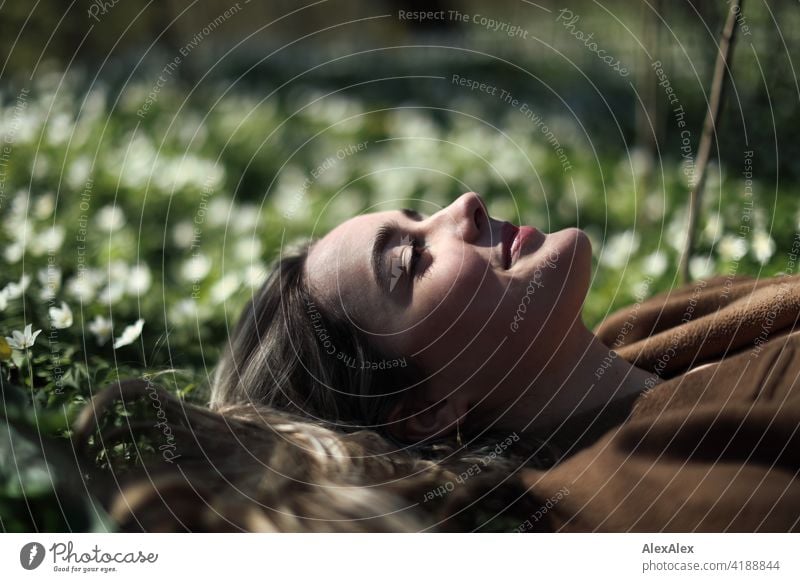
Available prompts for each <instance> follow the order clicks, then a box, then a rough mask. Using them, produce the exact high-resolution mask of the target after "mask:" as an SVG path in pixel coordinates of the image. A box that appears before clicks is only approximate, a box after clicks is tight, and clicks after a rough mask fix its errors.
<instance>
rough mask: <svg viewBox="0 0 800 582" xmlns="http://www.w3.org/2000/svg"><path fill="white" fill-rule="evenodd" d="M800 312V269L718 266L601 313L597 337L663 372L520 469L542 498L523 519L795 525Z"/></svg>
mask: <svg viewBox="0 0 800 582" xmlns="http://www.w3.org/2000/svg"><path fill="white" fill-rule="evenodd" d="M798 317H800V275H792V276H785V277H783V276H780V277H774V278H769V279H760V280H755V279H751V278H748V277H742V276H736V277H717V278H714V279H711V280H708V281H700V282H697V283H695V284H690V285H689V286H687V287H683V288H681V289H677V290H673V291H672V292H667V293H662V294H660V295H657V296H655V297H653V298H651V299H649V300H647V301H645V302H643V303H641V304H640V305H634V306H632V307H628V308H625V309H623V310H620V311H618V312H616V313H614V314H612V315H611V316H609V317H608V318H606V319H605V320H604V321H603V322H602V323H601V324H600V325H599V326H598V327H597V329H595V333H596V334H597V335H598V337H599V338H600V339H601V340H602V341H603V342H604V343H606V344H607V345H608V346H609V347H612V348H613V349H614V351H615V352H616V353H617V354H618V355H619V356H620V357H623V358H625V359H626V360H628V361H630V362H632V363H634V364H635V365H637V366H639V367H641V368H644V369H647V370H650V371H652V372H656V373H657V374H658V375H659V376H660V377H662V378H664V379H665V380H666V381H665V382H663V383H661V384H657V385H656V386H654V387H652V388H651V389H645V390H644V391H643V392H642V393H641V394H640V395H637V396H636V398H635V400H631V399H628V401H627V402H625V401H617V402H614V403H612V404H611V405H610V406H609V407H607V409H606V410H603V411H602V412H599V413H594V416H593V418H592V419H590V421H589V422H588V423H587V424H588V427H589V430H588V431H586V434H587V435H589V437H586V438H584V439H583V442H582V443H580V445H581V446H582V448H580V450H578V451H577V452H574V454H571V455H569V456H566V457H565V458H564V459H563V460H562V461H561V462H560V463H558V464H557V465H555V466H554V467H552V468H550V469H548V470H544V471H540V470H533V469H529V470H525V471H524V472H523V481H524V483H525V484H526V485H527V486H528V487H529V491H530V493H531V494H533V495H534V496H535V497H536V498H537V499H538V500H539V501H541V503H542V508H541V510H540V511H538V512H537V513H536V514H535V515H534V516H531V518H530V520H529V521H528V523H527V524H526V525H525V526H524V527H521V528H520V529H521V530H523V531H524V530H526V529H527V530H534V531H536V530H549V531H573V532H587V531H644V532H660V531H670V532H692V531H705V532H724V531H741V532H761V531H772V532H785V531H800V479H798V478H797V477H798V471H799V470H800V387H799V386H798V384H800V380H798V378H799V377H800V327H799V326H798ZM581 426H584V425H581ZM584 428H586V427H585V426H584ZM587 440H588V441H589V442H586V441H587Z"/></svg>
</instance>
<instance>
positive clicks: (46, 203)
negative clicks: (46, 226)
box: [33, 192, 56, 220]
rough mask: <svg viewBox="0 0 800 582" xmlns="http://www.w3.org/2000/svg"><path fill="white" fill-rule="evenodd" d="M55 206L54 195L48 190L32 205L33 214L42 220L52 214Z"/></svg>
mask: <svg viewBox="0 0 800 582" xmlns="http://www.w3.org/2000/svg"><path fill="white" fill-rule="evenodd" d="M55 207H56V201H55V197H54V196H53V194H51V193H49V192H48V193H47V194H44V195H42V197H41V198H39V199H38V200H37V201H36V204H35V205H34V207H33V214H34V216H36V218H38V219H40V220H44V219H45V218H49V217H50V215H52V214H53V210H54V209H55Z"/></svg>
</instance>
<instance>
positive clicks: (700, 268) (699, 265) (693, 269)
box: [689, 256, 714, 279]
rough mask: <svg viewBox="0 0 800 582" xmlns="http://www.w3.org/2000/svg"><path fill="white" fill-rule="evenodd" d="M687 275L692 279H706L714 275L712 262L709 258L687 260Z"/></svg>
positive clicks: (699, 257)
mask: <svg viewBox="0 0 800 582" xmlns="http://www.w3.org/2000/svg"><path fill="white" fill-rule="evenodd" d="M689 274H690V275H691V276H692V279H707V278H708V277H710V276H711V275H713V274H714V261H712V260H711V257H710V256H709V257H701V256H696V257H692V258H691V259H689Z"/></svg>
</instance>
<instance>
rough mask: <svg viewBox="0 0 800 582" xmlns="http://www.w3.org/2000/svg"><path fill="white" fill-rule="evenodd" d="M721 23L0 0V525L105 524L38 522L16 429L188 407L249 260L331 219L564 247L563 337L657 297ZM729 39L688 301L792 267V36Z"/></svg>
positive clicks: (722, 14) (743, 22) (42, 473)
mask: <svg viewBox="0 0 800 582" xmlns="http://www.w3.org/2000/svg"><path fill="white" fill-rule="evenodd" d="M729 5H730V3H729V2H724V1H718V2H700V1H699V0H696V1H679V2H665V1H661V0H652V1H650V2H641V3H640V2H622V1H616V2H612V1H608V2H602V3H601V2H594V1H592V2H589V1H578V0H574V1H573V2H571V3H570V4H569V5H568V6H565V5H564V4H563V3H554V2H548V1H546V0H541V1H539V2H528V1H527V0H517V1H512V2H506V3H502V4H501V3H491V2H488V1H484V2H479V1H463V2H455V1H454V2H447V1H434V2H422V1H418V2H389V1H369V2H368V1H343V0H338V1H337V0H329V1H326V0H322V1H317V2H309V3H302V2H288V1H274V2H269V3H265V2H257V1H255V0H253V1H248V0H240V1H239V2H230V1H221V0H206V1H204V2H199V1H198V0H194V1H171V0H170V1H160V2H155V1H152V0H151V1H149V2H133V1H130V0H107V1H105V2H102V1H99V0H94V1H85V0H80V1H73V2H71V3H64V2H57V1H55V0H39V1H38V2H35V3H27V2H19V1H16V2H4V3H2V4H0V44H1V45H2V50H1V51H0V58H2V69H0V103H1V104H2V111H0V220H1V221H2V224H1V225H0V242H1V243H2V253H0V264H2V269H0V288H1V289H2V291H0V310H1V311H2V325H0V327H2V329H0V337H6V338H7V339H5V340H0V367H1V370H2V375H1V376H0V378H1V381H2V389H3V399H4V416H5V418H6V420H5V421H3V422H4V423H5V427H6V428H7V430H5V428H4V430H3V431H2V432H3V433H4V435H6V436H4V437H2V438H0V479H2V492H0V525H2V528H3V529H4V530H6V531H11V530H17V531H29V530H33V529H51V530H52V529H59V528H61V529H64V528H73V529H92V528H95V529H103V528H108V527H112V528H113V525H110V524H108V523H107V521H104V519H103V517H102V512H100V511H99V510H98V509H97V508H96V504H94V503H93V502H92V500H91V499H83V497H85V496H78V497H77V499H78V500H77V501H75V503H71V504H66V505H65V504H62V503H60V502H59V501H58V500H59V491H62V490H63V491H74V488H73V489H71V488H70V485H69V484H68V483H67V482H68V481H69V478H68V477H58V478H56V477H54V474H55V473H57V472H54V471H53V470H52V469H53V467H54V466H55V465H54V463H57V459H58V458H59V456H58V455H59V454H61V453H64V451H61V453H59V452H51V454H50V455H49V456H48V455H47V454H43V453H42V450H41V446H42V444H41V435H43V434H44V435H47V436H48V437H54V440H53V444H52V446H53V447H55V448H54V451H57V450H58V446H59V445H58V443H59V440H58V438H57V437H64V436H69V434H70V432H69V423H70V421H71V420H72V419H73V418H74V415H75V412H76V411H77V410H78V409H79V408H80V407H81V406H82V405H83V404H85V402H86V401H87V399H88V398H89V397H90V396H91V394H92V393H93V392H94V391H95V390H97V389H99V388H101V387H102V386H105V385H106V384H108V383H109V382H111V381H113V380H115V379H117V378H121V377H136V376H141V375H142V374H145V373H147V374H153V375H154V378H157V381H158V382H159V383H161V384H164V385H166V386H168V387H170V388H171V389H172V390H174V391H175V392H176V393H178V394H180V395H182V396H183V397H185V398H187V399H189V400H191V401H196V402H205V399H206V398H207V395H208V391H207V390H208V375H209V374H210V373H211V371H212V369H213V366H214V364H215V362H216V360H217V358H218V356H219V353H220V351H221V350H222V349H223V347H224V342H225V338H226V337H227V333H228V330H229V329H230V327H231V326H232V325H233V324H234V323H235V321H236V318H237V316H238V314H239V312H240V310H241V309H242V307H243V306H244V303H245V302H246V301H247V300H248V299H249V297H250V296H251V294H252V293H253V292H254V290H255V289H257V287H258V285H259V284H260V282H261V281H263V278H264V276H265V274H266V271H267V268H268V265H269V263H270V261H271V260H273V259H274V258H276V257H277V256H278V255H279V254H280V253H281V252H282V250H285V248H286V246H287V245H290V244H292V243H293V242H295V241H297V240H300V239H303V238H306V237H309V236H321V235H322V234H324V233H325V232H326V231H327V230H328V229H330V228H331V227H332V226H334V225H336V224H338V223H339V222H341V221H342V220H344V219H346V218H349V217H351V216H353V215H355V214H358V213H360V212H370V211H374V210H384V209H389V208H399V207H402V206H415V207H417V208H418V209H419V210H421V211H422V212H425V213H432V212H435V211H436V210H437V209H438V208H440V207H442V206H444V205H447V204H448V203H449V202H450V201H452V200H453V199H454V198H455V197H456V196H458V195H459V194H461V193H463V192H466V191H469V190H473V191H476V192H478V193H480V194H481V195H482V196H483V197H484V199H485V200H486V201H487V203H488V205H489V210H490V212H491V213H492V214H493V215H494V216H495V217H498V218H500V219H507V220H510V221H512V222H515V223H527V224H533V225H536V226H538V227H540V228H541V229H542V230H544V231H546V232H549V231H552V230H557V229H560V228H563V227H566V226H579V227H580V228H583V229H584V230H586V232H587V233H588V234H589V236H590V237H591V239H592V243H593V248H594V257H595V269H594V273H593V280H592V289H591V292H590V294H589V297H588V299H587V302H586V305H585V313H584V316H585V320H586V322H587V324H588V325H590V326H594V325H596V324H597V323H598V322H600V321H601V320H602V319H603V318H604V317H605V316H606V315H607V314H608V313H610V312H611V311H613V310H614V309H616V308H618V307H622V306H624V305H629V304H631V303H632V302H634V301H637V300H642V299H644V298H646V297H648V296H650V295H652V294H654V293H657V292H659V291H664V290H667V289H670V288H672V287H674V286H676V285H677V284H678V259H679V257H680V252H681V250H682V248H683V247H682V244H683V237H684V234H685V230H686V222H687V208H688V200H689V190H690V187H691V185H692V183H693V182H692V181H693V179H694V178H695V174H694V169H695V156H696V152H697V146H698V141H699V138H700V134H701V130H702V125H703V120H704V117H705V115H706V109H707V102H708V98H709V97H708V96H709V91H710V86H711V77H712V72H713V68H714V62H715V59H716V56H717V51H718V49H717V43H718V41H719V37H720V31H721V29H722V26H723V23H724V21H725V18H726V16H727V14H728V11H729ZM418 11H428V12H431V13H432V14H430V15H429V17H426V18H422V17H420V16H419V15H418ZM736 28H737V32H736V35H737V37H736V41H735V48H734V55H733V58H732V60H731V77H730V79H729V81H728V84H727V88H726V90H725V97H724V105H723V109H722V113H721V117H720V119H719V120H718V127H717V130H718V131H717V134H716V139H715V141H714V147H713V149H712V157H711V163H710V165H709V167H708V174H707V183H706V188H705V196H704V198H703V206H702V209H701V213H700V216H699V223H698V241H697V245H696V248H695V249H694V251H693V256H692V258H691V261H690V271H691V274H692V276H693V277H694V278H703V277H709V276H713V275H717V274H721V275H729V274H745V275H751V276H754V277H766V276H773V275H776V274H779V273H789V272H792V271H794V269H795V268H796V264H795V261H796V258H797V257H796V253H797V251H798V248H799V247H798V243H797V242H796V240H797V239H796V233H797V231H798V230H799V229H800V196H798V195H797V182H798V180H800V164H798V163H797V161H796V160H797V158H798V155H800V140H797V138H796V136H795V133H796V130H797V127H798V98H800V86H799V85H798V79H797V75H796V73H795V63H794V60H793V59H794V57H796V56H798V55H800V50H799V49H800V35H799V34H798V31H800V12H799V11H798V10H797V7H796V4H795V3H793V2H789V1H788V0H787V1H785V2H778V1H773V2H764V1H762V2H755V1H753V2H751V1H746V2H745V3H744V6H743V10H742V12H741V13H740V14H739V18H738V19H737V23H736ZM793 257H794V258H793ZM29 324H30V325H31V328H30V330H28V335H27V336H26V334H25V326H26V325H29ZM38 330H41V331H40V333H39V334H38V336H36V337H35V338H34V335H35V334H36V332H37V331H38ZM15 331H16V332H18V333H19V334H20V335H15V334H14V333H13V332H15ZM131 414H133V412H132V411H130V410H119V411H117V415H116V416H113V417H112V418H109V419H107V420H106V421H105V422H107V423H116V424H118V425H122V423H124V422H125V418H126V417H128V416H130V415H131ZM37 435H38V436H37ZM61 440H62V441H64V442H66V441H65V440H64V439H61ZM141 446H142V447H146V446H147V444H146V443H142V444H141ZM67 453H68V451H67ZM67 453H64V454H67ZM103 455H104V458H103V459H99V461H100V462H101V463H102V462H107V463H112V462H117V461H119V462H121V463H123V465H124V463H133V464H135V463H136V457H137V451H136V450H134V449H131V448H130V447H126V446H120V447H119V448H117V449H115V450H110V451H104V452H103ZM54 459H56V460H54ZM23 461H24V462H23ZM20 467H24V470H23V469H21V468H20ZM59 474H60V475H62V476H63V475H64V474H65V473H63V472H62V473H59ZM63 491H62V496H63V495H64V493H63ZM70 494H72V493H70ZM62 498H63V497H62ZM89 508H91V510H90V509H89ZM76 524H78V525H76Z"/></svg>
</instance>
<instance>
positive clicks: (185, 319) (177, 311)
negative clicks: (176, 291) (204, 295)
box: [169, 299, 204, 325]
mask: <svg viewBox="0 0 800 582" xmlns="http://www.w3.org/2000/svg"><path fill="white" fill-rule="evenodd" d="M203 316H204V314H203V313H202V312H201V309H200V306H199V305H198V303H197V301H195V300H194V299H181V300H180V301H178V302H177V303H175V304H174V305H173V306H172V307H171V308H170V310H169V318H170V321H171V322H172V323H174V324H175V325H186V324H188V323H191V322H193V321H199V320H201V319H203Z"/></svg>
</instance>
